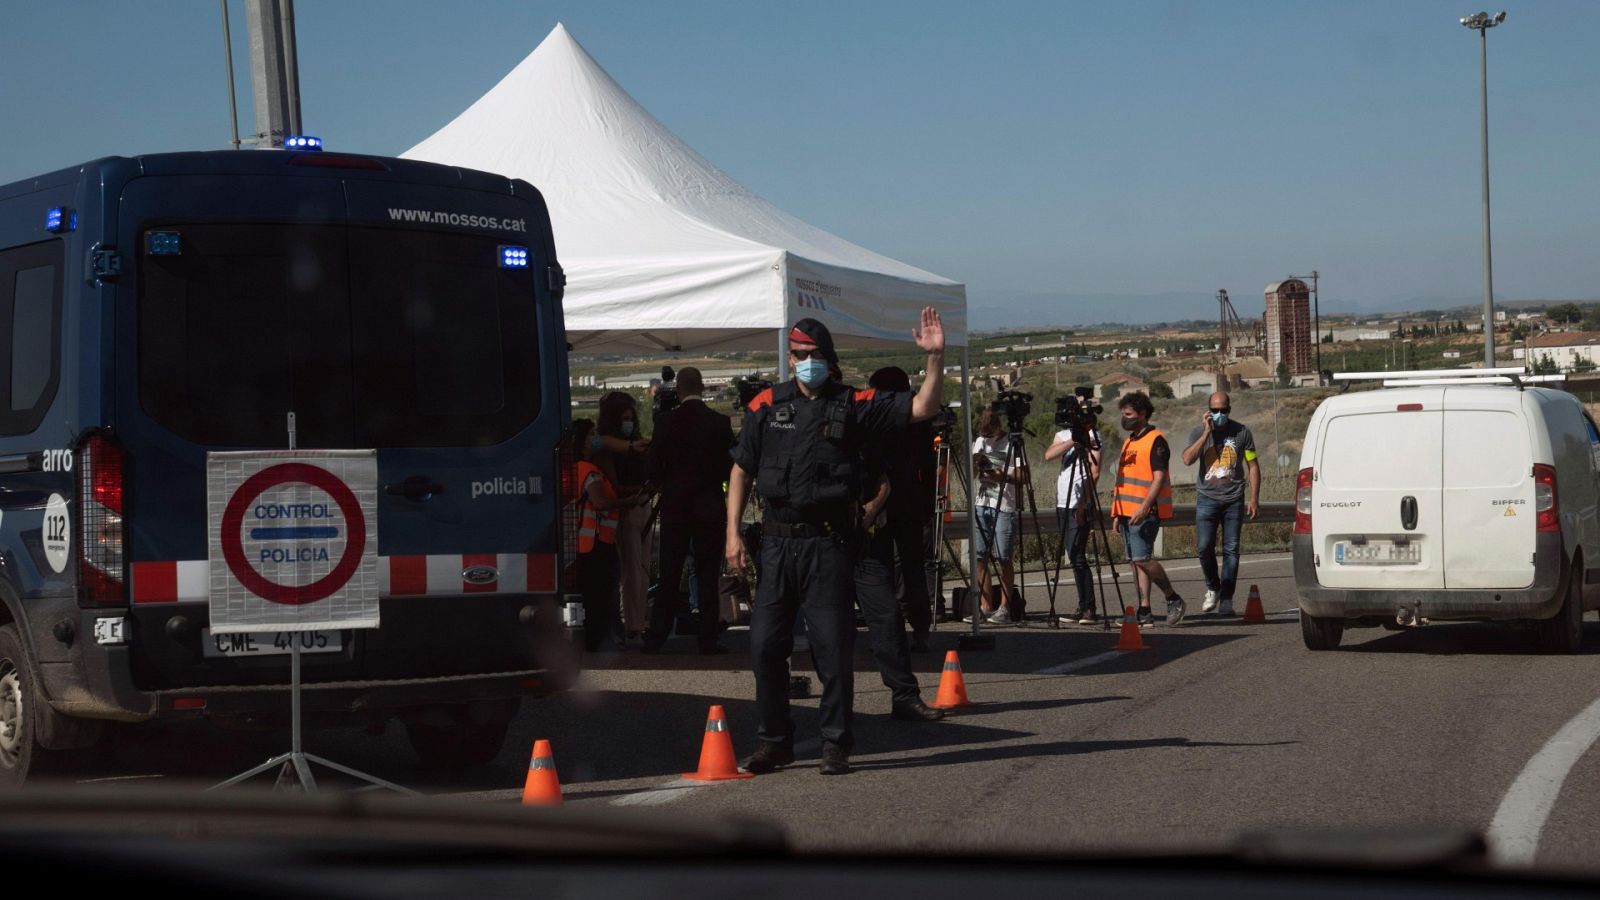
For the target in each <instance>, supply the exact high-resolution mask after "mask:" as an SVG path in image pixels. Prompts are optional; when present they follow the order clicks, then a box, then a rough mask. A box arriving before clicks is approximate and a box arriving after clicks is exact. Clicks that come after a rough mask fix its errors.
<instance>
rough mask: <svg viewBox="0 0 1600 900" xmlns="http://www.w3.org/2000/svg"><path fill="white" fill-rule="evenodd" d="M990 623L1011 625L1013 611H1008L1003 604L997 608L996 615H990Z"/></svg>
mask: <svg viewBox="0 0 1600 900" xmlns="http://www.w3.org/2000/svg"><path fill="white" fill-rule="evenodd" d="M989 624H990V625H1011V624H1013V623H1012V621H1011V613H1010V611H1008V610H1007V609H1006V608H1005V607H1004V606H1002V607H1000V608H999V609H997V610H995V612H994V615H992V616H990V617H989Z"/></svg>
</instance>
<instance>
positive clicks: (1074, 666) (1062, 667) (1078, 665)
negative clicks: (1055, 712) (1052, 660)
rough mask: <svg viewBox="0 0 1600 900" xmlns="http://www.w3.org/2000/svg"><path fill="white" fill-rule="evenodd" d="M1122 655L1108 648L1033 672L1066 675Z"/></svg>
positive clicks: (1036, 673) (1120, 652)
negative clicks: (1104, 650) (1102, 651)
mask: <svg viewBox="0 0 1600 900" xmlns="http://www.w3.org/2000/svg"><path fill="white" fill-rule="evenodd" d="M1122 655H1123V653H1122V651H1120V650H1108V651H1106V652H1105V653H1101V654H1099V655H1097V656H1086V657H1084V658H1083V659H1075V660H1072V661H1071V662H1064V663H1058V664H1057V665H1053V666H1047V667H1046V668H1043V669H1035V670H1034V672H1033V674H1035V675H1066V674H1068V673H1069V672H1076V671H1078V670H1079V669H1087V668H1089V667H1090V666H1098V665H1100V664H1101V663H1103V662H1110V661H1111V660H1113V659H1116V658H1117V657H1119V656H1122Z"/></svg>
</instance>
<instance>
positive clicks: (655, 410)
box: [650, 366, 678, 417]
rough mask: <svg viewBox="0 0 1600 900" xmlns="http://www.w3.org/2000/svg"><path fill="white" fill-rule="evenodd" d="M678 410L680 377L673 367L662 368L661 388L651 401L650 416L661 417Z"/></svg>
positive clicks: (657, 389)
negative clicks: (663, 414)
mask: <svg viewBox="0 0 1600 900" xmlns="http://www.w3.org/2000/svg"><path fill="white" fill-rule="evenodd" d="M677 408H678V376H677V374H676V373H675V372H673V371H672V367H671V366H662V367H661V386H660V387H658V388H656V395H655V397H654V398H652V399H651V401H650V415H651V416H652V417H656V416H660V415H661V414H662V413H668V412H671V411H673V410H674V409H677Z"/></svg>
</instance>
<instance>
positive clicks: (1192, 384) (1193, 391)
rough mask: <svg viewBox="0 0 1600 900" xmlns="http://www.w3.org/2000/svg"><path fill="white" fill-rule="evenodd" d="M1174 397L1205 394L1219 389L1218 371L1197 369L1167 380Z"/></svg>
mask: <svg viewBox="0 0 1600 900" xmlns="http://www.w3.org/2000/svg"><path fill="white" fill-rule="evenodd" d="M1167 387H1169V388H1172V396H1174V397H1179V398H1182V397H1192V396H1195V395H1200V396H1205V395H1206V394H1210V393H1211V392H1212V391H1214V390H1216V389H1217V373H1215V372H1205V371H1201V370H1198V369H1197V370H1195V371H1193V372H1185V373H1183V374H1182V375H1179V376H1178V377H1176V378H1173V379H1170V380H1169V381H1167Z"/></svg>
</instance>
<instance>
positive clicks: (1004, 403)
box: [989, 391, 1033, 432]
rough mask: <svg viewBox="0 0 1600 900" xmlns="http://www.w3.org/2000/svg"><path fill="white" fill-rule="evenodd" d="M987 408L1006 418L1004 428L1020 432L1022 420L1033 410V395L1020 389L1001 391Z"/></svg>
mask: <svg viewBox="0 0 1600 900" xmlns="http://www.w3.org/2000/svg"><path fill="white" fill-rule="evenodd" d="M989 408H990V409H992V410H994V411H995V413H996V414H998V415H1000V416H1003V417H1004V418H1005V420H1006V430H1007V431H1010V432H1020V431H1022V430H1023V428H1022V423H1023V420H1025V419H1027V418H1028V414H1029V413H1031V412H1033V395H1032V394H1025V393H1023V392H1022V391H1001V392H1000V393H999V394H998V395H997V396H996V397H995V398H994V402H993V403H990V404H989Z"/></svg>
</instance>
